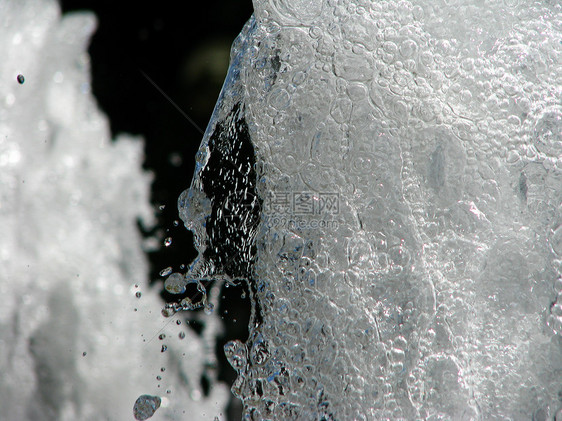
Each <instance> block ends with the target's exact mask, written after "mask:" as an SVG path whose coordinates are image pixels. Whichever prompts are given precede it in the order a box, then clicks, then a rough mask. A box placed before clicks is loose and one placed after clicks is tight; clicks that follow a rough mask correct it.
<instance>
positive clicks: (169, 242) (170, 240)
mask: <svg viewBox="0 0 562 421" xmlns="http://www.w3.org/2000/svg"><path fill="white" fill-rule="evenodd" d="M171 245H172V237H166V239H165V240H164V246H165V247H170V246H171Z"/></svg>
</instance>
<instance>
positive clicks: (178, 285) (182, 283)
mask: <svg viewBox="0 0 562 421" xmlns="http://www.w3.org/2000/svg"><path fill="white" fill-rule="evenodd" d="M186 285H187V281H186V280H185V277H184V276H183V275H182V274H181V273H172V274H171V275H170V276H168V278H167V279H166V281H165V282H164V288H165V289H166V291H168V292H169V293H170V294H182V293H184V292H185V287H186Z"/></svg>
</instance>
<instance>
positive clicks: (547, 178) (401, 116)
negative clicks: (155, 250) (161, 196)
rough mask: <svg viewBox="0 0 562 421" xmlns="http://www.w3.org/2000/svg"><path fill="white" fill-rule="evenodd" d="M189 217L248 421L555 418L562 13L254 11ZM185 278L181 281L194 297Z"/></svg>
mask: <svg viewBox="0 0 562 421" xmlns="http://www.w3.org/2000/svg"><path fill="white" fill-rule="evenodd" d="M254 7H255V14H254V17H252V19H250V21H249V22H248V24H247V25H246V26H245V28H244V29H243V31H242V33H241V34H240V36H239V37H238V39H237V40H236V41H235V43H234V45H233V47H232V55H231V59H232V61H231V66H230V69H229V72H228V76H227V78H226V81H225V83H224V87H223V90H222V93H221V96H220V98H219V100H218V102H217V105H216V108H215V111H214V114H213V117H212V119H211V121H210V123H209V125H208V127H207V130H206V132H205V135H204V138H203V141H202V144H201V147H200V150H199V153H198V154H197V157H196V161H197V168H196V171H195V176H194V179H193V182H192V185H191V188H190V189H189V190H187V191H186V192H184V193H183V194H182V195H181V197H180V199H179V202H178V208H179V211H180V216H181V218H182V220H183V221H184V223H185V226H186V227H187V228H188V229H190V230H192V231H193V233H194V237H195V243H196V247H197V249H198V252H199V257H198V258H197V260H196V261H195V262H194V263H193V265H192V266H191V268H190V270H189V271H188V273H187V274H186V275H185V280H189V282H196V283H197V285H198V286H199V288H200V291H199V292H200V297H201V298H200V302H199V304H197V305H195V304H194V303H193V302H191V301H190V303H188V305H186V304H182V303H176V304H172V305H170V308H169V310H170V311H171V313H170V314H173V312H174V311H176V310H180V309H182V308H186V307H197V306H205V305H206V303H207V302H208V301H209V299H208V296H207V294H206V290H205V285H204V283H205V282H208V281H210V280H215V282H218V283H220V282H227V283H228V282H231V283H238V282H244V283H246V284H247V285H248V289H249V291H250V298H251V299H252V306H253V307H252V319H251V322H250V336H249V338H248V340H247V341H246V342H245V343H244V342H242V341H239V340H238V341H232V342H229V343H228V344H227V345H226V346H225V354H226V356H227V358H228V360H229V361H230V363H231V365H232V366H233V367H234V368H235V369H236V371H237V373H238V378H237V380H236V382H235V384H234V385H233V386H232V391H233V393H234V394H235V396H237V397H238V398H239V399H241V400H242V402H243V404H244V413H245V416H246V417H248V419H280V420H286V419H432V420H437V419H475V420H476V419H506V418H520V417H523V418H525V419H547V418H548V419H552V418H553V417H555V416H559V415H557V414H560V413H561V412H560V411H562V407H561V404H560V401H559V395H560V393H561V392H562V390H561V389H560V376H561V374H562V336H561V333H562V328H561V326H562V322H561V321H562V316H561V314H562V311H560V308H562V307H561V301H562V255H561V254H560V251H559V250H560V249H561V248H560V246H559V244H560V241H559V239H560V235H559V233H560V232H561V229H560V228H559V227H560V226H561V224H562V203H561V200H562V156H561V154H560V151H561V149H560V146H561V145H560V135H559V133H561V132H562V126H561V121H562V119H561V118H560V116H561V115H562V108H561V106H560V104H561V98H562V79H561V75H562V43H561V39H562V34H561V30H562V6H561V5H560V3H559V2H542V3H537V2H532V1H527V0H515V1H497V2H492V3H490V2H487V3H486V4H484V3H482V2H480V1H476V0H453V1H450V0H438V1H426V0H411V1H402V2H394V1H366V0H365V1H346V0H344V1H338V2H336V1H319V2H314V3H311V2H303V1H284V0H279V1H260V0H255V1H254ZM183 282H185V281H182V283H183Z"/></svg>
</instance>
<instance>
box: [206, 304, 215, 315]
mask: <svg viewBox="0 0 562 421" xmlns="http://www.w3.org/2000/svg"><path fill="white" fill-rule="evenodd" d="M214 309H215V306H214V305H213V304H211V303H207V304H206V305H205V310H204V311H205V314H207V315H208V316H210V315H211V314H213V310H214Z"/></svg>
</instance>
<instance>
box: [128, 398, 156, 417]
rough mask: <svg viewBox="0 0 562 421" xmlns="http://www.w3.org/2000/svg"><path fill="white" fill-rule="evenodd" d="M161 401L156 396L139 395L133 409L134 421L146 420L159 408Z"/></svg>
mask: <svg viewBox="0 0 562 421" xmlns="http://www.w3.org/2000/svg"><path fill="white" fill-rule="evenodd" d="M161 403H162V400H161V399H160V398H159V397H158V396H150V395H141V396H140V397H139V398H138V399H137V401H136V402H135V406H134V407H133V415H134V416H135V419H136V420H139V421H140V420H147V419H149V418H150V417H152V416H153V415H154V413H155V412H156V410H157V409H158V408H160V404H161Z"/></svg>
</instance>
